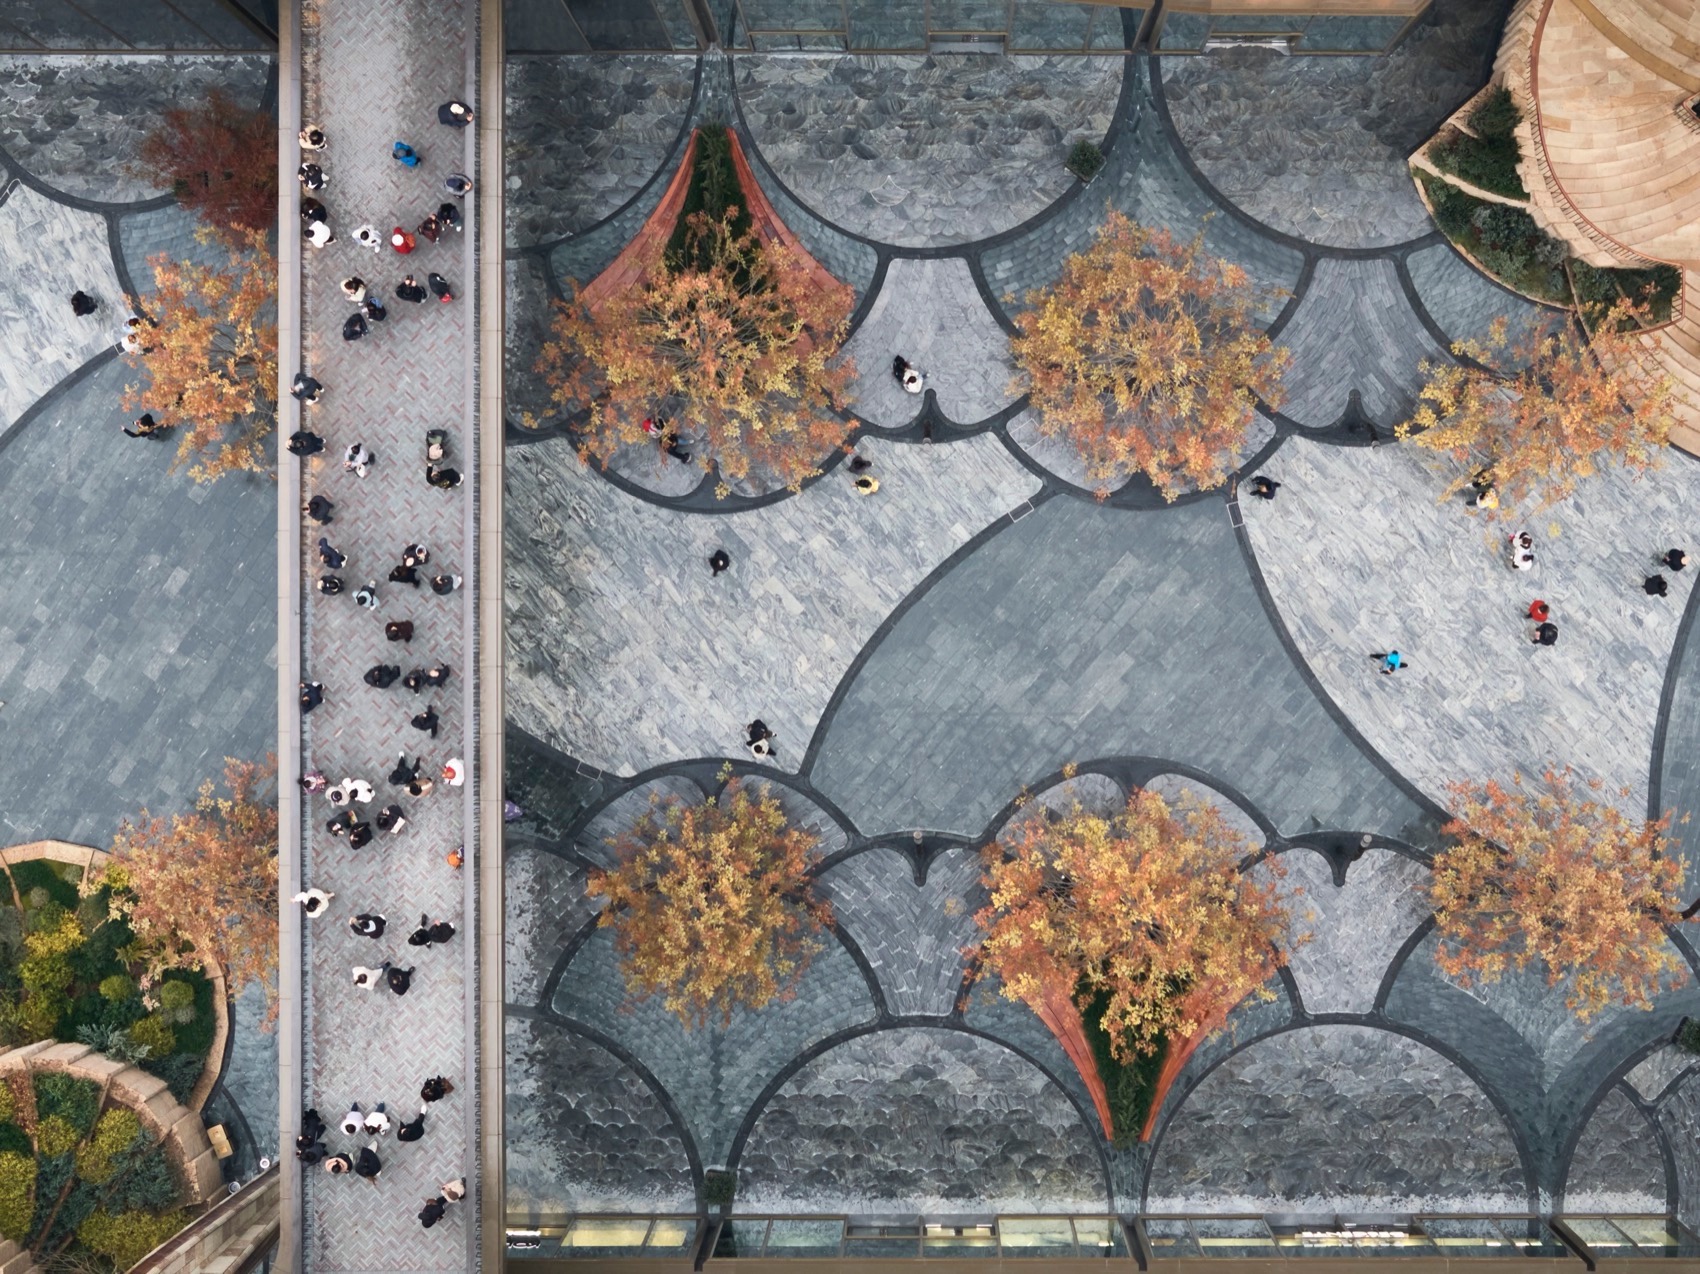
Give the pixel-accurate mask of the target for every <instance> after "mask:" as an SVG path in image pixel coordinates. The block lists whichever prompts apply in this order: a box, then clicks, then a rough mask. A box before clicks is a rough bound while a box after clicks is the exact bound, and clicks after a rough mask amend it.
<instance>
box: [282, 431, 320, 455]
mask: <svg viewBox="0 0 1700 1274" xmlns="http://www.w3.org/2000/svg"><path fill="white" fill-rule="evenodd" d="M286 449H287V450H288V451H289V454H290V455H292V456H316V455H318V454H319V453H320V452H321V451H323V450H324V449H325V440H324V439H323V438H321V437H319V435H318V434H316V433H314V432H313V431H312V430H310V429H297V430H296V431H295V432H294V433H292V434H290V435H289V442H288V443H287V444H286Z"/></svg>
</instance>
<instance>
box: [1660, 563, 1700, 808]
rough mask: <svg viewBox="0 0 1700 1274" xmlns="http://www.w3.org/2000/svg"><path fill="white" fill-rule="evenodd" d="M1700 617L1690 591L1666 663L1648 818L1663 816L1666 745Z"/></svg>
mask: <svg viewBox="0 0 1700 1274" xmlns="http://www.w3.org/2000/svg"><path fill="white" fill-rule="evenodd" d="M1697 616H1700V588H1696V589H1691V590H1689V594H1688V604H1687V605H1686V606H1684V607H1683V609H1682V620H1681V622H1680V623H1678V624H1677V628H1676V638H1675V640H1673V641H1672V642H1671V651H1670V658H1669V659H1668V660H1667V661H1666V663H1665V676H1664V685H1663V686H1662V687H1661V688H1660V690H1659V713H1658V716H1657V718H1655V720H1654V724H1653V749H1652V758H1651V763H1650V772H1649V774H1648V776H1647V818H1648V820H1649V821H1652V820H1656V819H1659V818H1662V817H1663V813H1662V811H1661V810H1660V806H1661V805H1663V803H1664V773H1665V746H1666V743H1667V742H1668V740H1669V738H1670V716H1671V709H1672V708H1673V707H1674V706H1675V703H1676V688H1677V683H1678V682H1679V681H1680V680H1681V679H1682V661H1683V658H1684V656H1685V655H1687V653H1688V642H1689V640H1690V638H1691V637H1692V636H1693V633H1694V625H1695V622H1696V617H1697Z"/></svg>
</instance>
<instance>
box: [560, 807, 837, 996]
mask: <svg viewBox="0 0 1700 1274" xmlns="http://www.w3.org/2000/svg"><path fill="white" fill-rule="evenodd" d="M611 843H612V845H613V847H614V849H615V852H616V854H617V855H618V859H619V862H618V865H617V866H616V867H614V868H613V869H612V870H610V871H598V872H595V873H593V874H592V876H591V881H590V893H591V895H592V896H593V897H598V898H602V899H605V900H606V908H605V910H604V911H603V913H602V916H601V920H600V923H601V925H602V926H603V927H604V928H607V929H611V930H613V933H614V944H615V947H616V949H617V950H618V951H619V954H620V957H621V963H622V966H623V968H624V971H625V976H626V982H627V984H628V985H629V986H630V987H632V988H633V989H635V990H636V991H637V993H638V994H639V995H640V996H641V997H644V998H647V997H649V996H652V995H659V996H661V997H662V1002H663V1003H664V1004H665V1005H666V1006H667V1008H668V1009H669V1010H671V1011H672V1012H674V1013H676V1014H678V1015H679V1018H680V1019H681V1020H682V1021H683V1022H684V1023H685V1024H686V1025H687V1026H695V1025H701V1024H702V1023H704V1022H706V1021H707V1020H708V1018H709V1017H710V1016H712V1015H715V1014H718V1015H719V1016H720V1017H721V1018H722V1020H730V1018H731V1015H732V1011H733V1009H734V1008H745V1009H760V1008H762V1007H764V1006H765V1005H767V1004H769V1003H771V1002H772V1001H774V1000H775V999H788V998H789V997H790V996H791V995H792V994H793V993H794V992H795V989H796V985H797V981H798V979H800V978H801V977H802V975H803V972H804V970H805V969H806V968H807V967H808V964H809V960H810V958H811V957H812V956H813V955H814V954H815V953H816V952H818V951H819V950H820V944H819V942H817V941H815V937H814V935H816V934H817V933H819V931H820V930H821V928H822V927H823V926H825V925H827V924H829V923H831V920H832V909H831V906H830V904H828V903H827V902H826V901H824V900H822V899H820V898H818V897H816V896H815V894H814V892H813V889H812V886H811V883H810V879H809V873H810V871H811V869H812V868H814V867H815V866H816V865H817V864H818V863H819V861H820V855H819V854H818V853H817V852H816V850H815V844H816V840H815V837H814V836H813V835H812V834H811V833H809V832H807V831H804V830H802V829H801V828H796V827H791V826H789V825H788V824H787V821H786V818H785V812H784V810H782V809H781V808H780V805H779V802H778V801H777V800H776V799H775V798H774V796H773V795H772V794H771V793H770V792H755V793H752V792H750V791H749V790H747V789H745V787H744V786H743V785H742V784H741V783H738V782H735V781H734V782H732V783H729V784H728V785H727V786H726V789H725V791H724V792H722V793H721V795H720V797H719V798H718V799H710V800H708V801H705V802H702V803H700V804H687V803H685V802H683V801H678V800H674V801H668V802H665V803H662V804H660V805H658V806H657V807H655V808H653V809H651V811H650V812H649V813H648V814H647V815H645V816H644V817H643V818H642V819H641V820H639V821H638V823H637V824H636V826H634V827H633V828H632V830H631V831H630V832H628V833H627V834H626V835H625V836H623V837H621V838H619V839H617V840H615V841H613V842H611Z"/></svg>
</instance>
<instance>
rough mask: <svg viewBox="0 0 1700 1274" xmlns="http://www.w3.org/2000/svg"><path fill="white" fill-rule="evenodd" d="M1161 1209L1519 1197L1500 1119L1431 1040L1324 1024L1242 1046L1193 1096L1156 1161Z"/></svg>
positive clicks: (1447, 1207)
mask: <svg viewBox="0 0 1700 1274" xmlns="http://www.w3.org/2000/svg"><path fill="white" fill-rule="evenodd" d="M1145 1205H1146V1209H1147V1210H1148V1211H1152V1212H1162V1211H1183V1212H1201V1211H1212V1212H1313V1213H1314V1212H1333V1211H1337V1210H1338V1211H1345V1212H1416V1211H1429V1210H1432V1211H1472V1210H1484V1211H1489V1212H1508V1211H1521V1210H1522V1209H1523V1208H1524V1207H1525V1206H1526V1195H1525V1192H1524V1185H1523V1173H1522V1169H1521V1166H1520V1163H1519V1159H1518V1155H1517V1149H1516V1145H1515V1143H1514V1142H1513V1141H1512V1139H1511V1135H1510V1131H1509V1130H1508V1129H1507V1128H1506V1126H1505V1121H1504V1120H1503V1119H1502V1118H1501V1117H1500V1115H1499V1112H1498V1111H1496V1110H1495V1109H1494V1107H1493V1105H1492V1104H1491V1103H1490V1102H1489V1101H1488V1099H1487V1097H1486V1095H1485V1094H1483V1093H1482V1091H1481V1090H1480V1089H1479V1088H1477V1087H1476V1085H1475V1084H1473V1083H1472V1082H1471V1081H1470V1079H1469V1077H1468V1076H1467V1075H1465V1074H1464V1072H1463V1071H1461V1070H1460V1069H1458V1068H1457V1067H1456V1066H1454V1065H1453V1064H1452V1063H1451V1062H1448V1061H1447V1060H1446V1059H1445V1058H1443V1057H1441V1056H1440V1055H1439V1054H1438V1053H1436V1052H1434V1051H1433V1050H1432V1049H1429V1048H1425V1047H1424V1046H1423V1045H1422V1044H1419V1043H1418V1042H1417V1041H1415V1040H1412V1039H1407V1038H1406V1037H1404V1036H1401V1035H1395V1034H1393V1033H1392V1032H1389V1031H1380V1030H1376V1029H1375V1028H1373V1027H1368V1026H1344V1025H1334V1026H1316V1027H1310V1028H1307V1029H1301V1030H1296V1031H1289V1032H1287V1033H1286V1034H1283V1035H1277V1036H1275V1037H1274V1038H1272V1039H1267V1040H1262V1041H1260V1042H1258V1043H1255V1044H1253V1045H1251V1046H1250V1047H1249V1048H1247V1049H1245V1050H1244V1051H1242V1052H1240V1053H1237V1054H1235V1055H1234V1056H1233V1057H1232V1058H1230V1059H1229V1060H1228V1061H1226V1062H1225V1063H1223V1064H1222V1065H1221V1066H1220V1067H1218V1068H1217V1069H1216V1070H1215V1071H1214V1072H1212V1073H1211V1075H1210V1076H1209V1078H1207V1079H1206V1080H1205V1081H1204V1082H1203V1083H1202V1084H1200V1085H1199V1086H1198V1087H1197V1088H1196V1089H1194V1090H1193V1092H1192V1093H1191V1094H1190V1095H1189V1096H1188V1097H1187V1099H1186V1103H1185V1105H1184V1106H1182V1107H1181V1109H1180V1111H1179V1113H1178V1114H1176V1115H1175V1116H1174V1117H1173V1118H1172V1119H1171V1120H1170V1121H1169V1123H1168V1125H1167V1126H1166V1128H1165V1129H1164V1132H1163V1137H1162V1141H1161V1143H1160V1144H1159V1145H1158V1146H1157V1149H1156V1152H1155V1157H1154V1159H1153V1161H1152V1169H1151V1182H1150V1187H1149V1193H1148V1196H1147V1198H1146V1201H1145Z"/></svg>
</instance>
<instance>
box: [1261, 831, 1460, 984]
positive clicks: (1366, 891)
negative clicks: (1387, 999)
mask: <svg viewBox="0 0 1700 1274" xmlns="http://www.w3.org/2000/svg"><path fill="white" fill-rule="evenodd" d="M1281 861H1282V862H1283V863H1284V864H1285V865H1286V868H1287V877H1286V887H1287V888H1288V889H1291V890H1297V891H1301V892H1302V895H1303V896H1302V898H1301V900H1300V901H1299V902H1298V903H1297V904H1296V905H1295V906H1294V908H1293V922H1294V925H1293V927H1294V929H1295V930H1296V931H1298V932H1301V933H1308V934H1309V935H1310V941H1309V942H1308V943H1305V944H1303V945H1302V946H1299V947H1297V948H1295V949H1293V950H1292V951H1290V952H1289V958H1290V960H1291V963H1290V965H1289V968H1290V969H1291V971H1292V974H1293V980H1294V981H1295V982H1297V983H1298V986H1299V996H1300V998H1301V999H1302V1000H1303V1001H1304V1006H1305V1011H1306V1012H1308V1013H1312V1014H1315V1013H1368V1012H1369V1011H1370V1010H1371V1009H1373V1008H1374V1007H1375V993H1376V991H1377V989H1378V988H1379V987H1380V986H1381V979H1382V977H1383V975H1384V974H1385V973H1386V972H1387V968H1388V966H1389V965H1390V964H1392V963H1393V958H1394V957H1395V956H1396V955H1398V953H1399V948H1400V947H1401V946H1403V945H1404V943H1405V940H1406V939H1407V938H1409V937H1410V936H1411V934H1412V933H1414V932H1416V928H1417V926H1418V925H1420V924H1422V922H1423V921H1424V920H1426V919H1427V918H1428V915H1429V907H1428V902H1427V889H1428V875H1429V873H1428V868H1427V867H1425V866H1423V865H1422V864H1421V863H1419V862H1417V861H1416V860H1415V859H1411V858H1406V857H1405V856H1404V855H1403V854H1397V853H1394V852H1393V851H1392V850H1387V849H1371V850H1368V851H1366V852H1365V853H1364V855H1363V857H1361V858H1360V859H1358V861H1357V862H1355V863H1353V864H1352V865H1351V867H1350V868H1348V869H1347V871H1346V883H1345V885H1344V886H1337V885H1335V883H1334V876H1333V872H1332V870H1331V869H1330V867H1329V864H1328V860H1327V859H1326V858H1324V857H1323V856H1322V855H1321V854H1317V853H1313V852H1312V851H1310V850H1308V849H1295V850H1292V851H1290V852H1288V853H1285V854H1283V855H1281Z"/></svg>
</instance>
